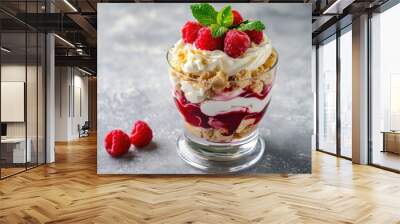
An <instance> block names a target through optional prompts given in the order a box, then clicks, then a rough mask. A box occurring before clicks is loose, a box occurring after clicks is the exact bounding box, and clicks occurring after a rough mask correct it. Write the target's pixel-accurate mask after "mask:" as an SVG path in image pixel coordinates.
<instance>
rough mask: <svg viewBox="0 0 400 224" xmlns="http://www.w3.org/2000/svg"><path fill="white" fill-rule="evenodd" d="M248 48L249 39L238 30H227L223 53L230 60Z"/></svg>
mask: <svg viewBox="0 0 400 224" xmlns="http://www.w3.org/2000/svg"><path fill="white" fill-rule="evenodd" d="M249 47H250V38H249V36H247V34H246V33H244V32H242V31H239V30H229V31H228V33H227V34H226V37H225V41H224V51H225V53H226V54H227V55H229V56H231V57H232V58H237V57H239V56H240V55H242V54H243V53H244V52H245V51H246V50H247V48H249Z"/></svg>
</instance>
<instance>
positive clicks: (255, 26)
mask: <svg viewBox="0 0 400 224" xmlns="http://www.w3.org/2000/svg"><path fill="white" fill-rule="evenodd" d="M263 29H265V26H264V24H263V23H262V22H261V21H259V20H256V21H249V22H247V23H242V24H240V26H239V28H238V30H240V31H246V30H257V31H262V30H263Z"/></svg>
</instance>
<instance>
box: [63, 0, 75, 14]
mask: <svg viewBox="0 0 400 224" xmlns="http://www.w3.org/2000/svg"><path fill="white" fill-rule="evenodd" d="M64 2H65V4H67V5H68V6H69V7H70V8H71V9H72V10H73V11H74V12H78V10H77V9H76V8H75V7H74V6H73V5H72V4H71V3H70V2H69V1H68V0H64Z"/></svg>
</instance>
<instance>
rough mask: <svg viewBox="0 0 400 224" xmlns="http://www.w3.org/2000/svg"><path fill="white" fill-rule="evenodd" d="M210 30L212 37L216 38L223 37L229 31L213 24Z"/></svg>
mask: <svg viewBox="0 0 400 224" xmlns="http://www.w3.org/2000/svg"><path fill="white" fill-rule="evenodd" d="M210 29H211V35H212V36H213V37H214V38H217V37H221V36H223V35H224V34H225V33H226V32H227V31H228V30H229V29H228V28H226V27H224V26H221V25H218V24H212V25H211V26H210Z"/></svg>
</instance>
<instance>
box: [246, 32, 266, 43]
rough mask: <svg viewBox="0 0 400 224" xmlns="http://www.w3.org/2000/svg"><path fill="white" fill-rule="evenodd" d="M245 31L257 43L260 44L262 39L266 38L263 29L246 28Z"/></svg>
mask: <svg viewBox="0 0 400 224" xmlns="http://www.w3.org/2000/svg"><path fill="white" fill-rule="evenodd" d="M244 32H245V33H247V35H248V36H249V37H250V40H251V41H253V42H254V43H256V44H260V43H261V41H262V40H263V38H264V35H263V32H262V31H257V30H246V31H244Z"/></svg>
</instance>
